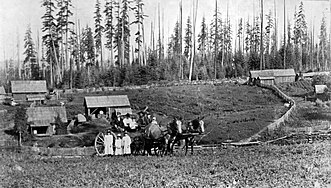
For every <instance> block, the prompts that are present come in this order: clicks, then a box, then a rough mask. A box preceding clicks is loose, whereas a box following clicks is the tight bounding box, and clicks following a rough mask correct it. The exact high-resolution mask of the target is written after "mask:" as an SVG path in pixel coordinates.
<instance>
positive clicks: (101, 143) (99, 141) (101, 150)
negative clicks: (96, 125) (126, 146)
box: [94, 132, 116, 156]
mask: <svg viewBox="0 0 331 188" xmlns="http://www.w3.org/2000/svg"><path fill="white" fill-rule="evenodd" d="M111 134H112V135H113V136H114V140H115V139H116V135H115V134H114V133H113V132H111ZM94 149H95V151H96V153H97V155H98V156H104V155H105V134H104V133H103V132H99V133H98V135H97V136H96V137H95V140H94Z"/></svg>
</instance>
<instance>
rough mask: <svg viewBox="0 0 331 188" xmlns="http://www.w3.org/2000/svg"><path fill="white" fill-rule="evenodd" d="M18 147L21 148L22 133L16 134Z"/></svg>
mask: <svg viewBox="0 0 331 188" xmlns="http://www.w3.org/2000/svg"><path fill="white" fill-rule="evenodd" d="M18 146H19V147H21V146H22V133H21V131H19V132H18Z"/></svg>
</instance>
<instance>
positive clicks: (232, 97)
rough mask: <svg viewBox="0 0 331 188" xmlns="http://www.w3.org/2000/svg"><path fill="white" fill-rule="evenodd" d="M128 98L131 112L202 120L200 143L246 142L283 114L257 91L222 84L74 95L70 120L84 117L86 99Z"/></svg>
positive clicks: (280, 103)
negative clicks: (242, 140) (146, 108)
mask: <svg viewBox="0 0 331 188" xmlns="http://www.w3.org/2000/svg"><path fill="white" fill-rule="evenodd" d="M120 94H125V95H128V97H129V99H130V103H131V106H132V107H133V109H134V110H140V109H143V108H144V107H145V106H148V107H149V109H150V111H151V112H152V113H154V114H164V115H167V116H170V117H174V116H177V117H178V116H180V117H182V118H183V119H184V120H185V121H189V120H192V119H194V118H197V117H203V118H204V121H205V125H206V132H207V133H209V134H208V136H206V137H204V138H203V139H202V140H201V142H202V143H220V142H223V141H224V140H227V139H232V140H236V141H239V140H241V139H243V138H247V137H249V136H251V135H253V134H254V133H256V132H258V131H259V130H261V129H262V128H263V127H265V126H267V125H268V124H269V123H270V122H272V121H274V120H275V119H277V118H279V117H280V116H281V115H282V114H283V113H284V112H285V110H286V108H284V107H283V101H282V100H281V99H280V98H278V97H277V96H276V95H274V94H273V93H272V92H271V91H269V90H266V89H262V88H259V87H250V86H241V85H236V84H224V85H219V86H212V85H200V86H173V87H159V88H151V89H138V90H127V91H112V92H107V93H106V92H99V93H94V94H74V95H72V96H73V101H72V102H69V103H67V104H66V107H67V113H68V114H69V118H71V117H72V116H73V115H74V114H77V113H79V112H80V113H83V112H84V108H83V101H84V96H86V95H120Z"/></svg>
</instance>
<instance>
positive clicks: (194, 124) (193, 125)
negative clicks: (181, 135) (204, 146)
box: [189, 119, 205, 133]
mask: <svg viewBox="0 0 331 188" xmlns="http://www.w3.org/2000/svg"><path fill="white" fill-rule="evenodd" d="M189 130H190V131H192V132H199V133H204V132H205V123H204V122H203V121H202V120H199V119H194V120H192V121H191V122H189Z"/></svg>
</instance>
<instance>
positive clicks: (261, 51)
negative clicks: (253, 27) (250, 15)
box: [260, 0, 263, 70]
mask: <svg viewBox="0 0 331 188" xmlns="http://www.w3.org/2000/svg"><path fill="white" fill-rule="evenodd" d="M260 38H261V39H260V40H261V42H260V70H262V69H263V0H261V33H260Z"/></svg>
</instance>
